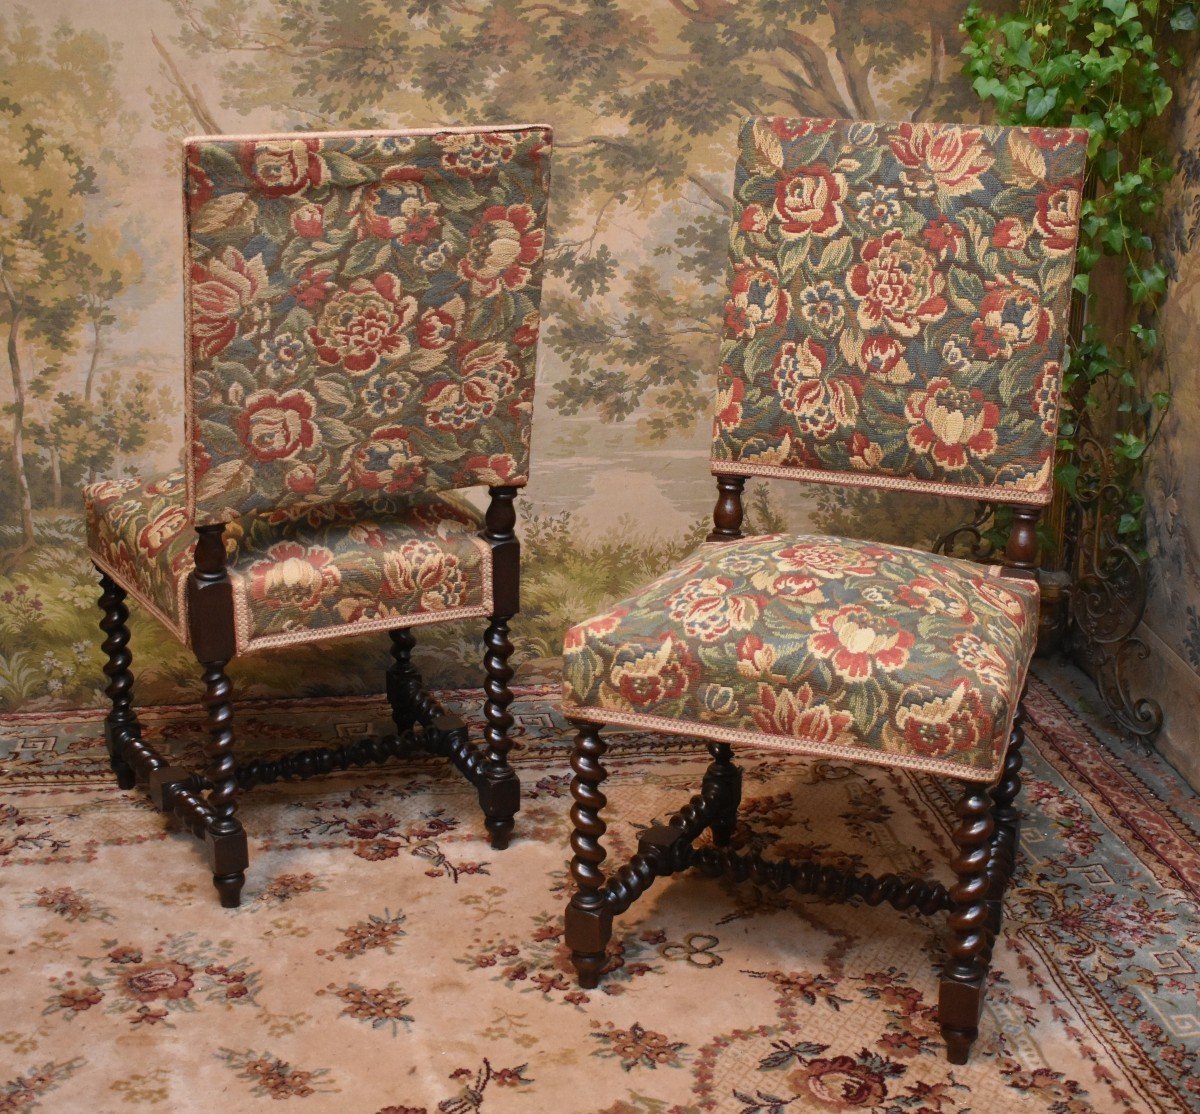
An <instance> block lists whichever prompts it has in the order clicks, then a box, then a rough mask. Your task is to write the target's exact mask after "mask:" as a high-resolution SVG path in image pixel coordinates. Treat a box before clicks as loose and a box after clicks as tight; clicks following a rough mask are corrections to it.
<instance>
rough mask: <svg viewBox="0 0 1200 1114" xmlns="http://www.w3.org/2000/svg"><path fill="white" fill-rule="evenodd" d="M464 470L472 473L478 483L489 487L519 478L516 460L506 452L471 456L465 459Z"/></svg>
mask: <svg viewBox="0 0 1200 1114" xmlns="http://www.w3.org/2000/svg"><path fill="white" fill-rule="evenodd" d="M466 470H467V471H468V472H470V473H471V474H472V475H474V476H475V477H476V478H477V479H478V480H479V482H480V483H485V484H488V485H489V486H490V487H502V486H505V485H507V484H511V483H513V482H514V481H515V480H518V479H521V478H523V477H522V474H521V473H520V472H518V471H517V462H516V461H515V460H513V458H512V457H511V456H509V454H508V453H496V454H494V455H493V456H483V455H480V456H473V457H471V458H470V459H468V461H467V468H466Z"/></svg>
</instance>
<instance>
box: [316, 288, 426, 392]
mask: <svg viewBox="0 0 1200 1114" xmlns="http://www.w3.org/2000/svg"><path fill="white" fill-rule="evenodd" d="M416 316H417V300H416V299H415V298H414V297H412V296H411V295H409V294H405V293H404V292H403V290H402V289H401V288H400V283H399V282H398V281H397V279H396V276H395V275H393V274H382V275H377V276H376V277H375V280H374V282H371V281H368V280H367V279H365V278H360V279H355V280H354V281H353V282H352V283H351V284H350V287H349V289H348V290H341V291H339V292H338V293H337V294H335V295H334V296H333V297H332V298H330V299H329V301H328V302H326V303H325V307H324V308H323V309H322V311H321V317H320V320H319V321H318V322H317V323H316V324H315V325H313V326H312V327H311V328H310V329H309V330H308V339H309V340H311V341H312V342H313V345H314V346H315V347H316V350H317V357H318V359H320V361H321V362H322V363H324V364H330V365H337V364H340V365H341V366H342V367H344V368H345V369H346V371H348V372H350V374H352V375H362V374H364V373H365V372H368V371H374V370H375V368H377V367H378V366H379V364H380V363H381V362H382V361H384V360H395V359H398V358H399V357H401V356H404V355H407V353H408V352H409V350H410V348H411V345H410V343H409V338H408V332H407V330H408V327H409V326H410V325H411V324H412V323H413V321H414V320H415V319H416Z"/></svg>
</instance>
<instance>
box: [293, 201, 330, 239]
mask: <svg viewBox="0 0 1200 1114" xmlns="http://www.w3.org/2000/svg"><path fill="white" fill-rule="evenodd" d="M292 231H293V232H295V233H296V235H297V236H303V237H304V239H306V240H318V239H320V238H321V237H322V236H324V235H325V210H324V208H323V207H322V206H320V205H316V204H313V203H311V202H310V203H309V204H307V205H301V206H300V207H299V208H298V209H293V210H292Z"/></svg>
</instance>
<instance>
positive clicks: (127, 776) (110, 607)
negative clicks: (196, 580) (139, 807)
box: [100, 572, 138, 789]
mask: <svg viewBox="0 0 1200 1114" xmlns="http://www.w3.org/2000/svg"><path fill="white" fill-rule="evenodd" d="M125 599H126V593H125V589H124V588H122V587H121V586H120V585H119V584H118V583H117V582H116V581H115V580H113V579H112V578H111V577H110V576H108V574H107V573H104V572H101V573H100V610H101V612H102V613H103V614H102V616H101V619H100V629H101V630H102V631H103V632H104V635H105V638H104V642H103V643H102V645H101V649H102V650H103V651H104V656H105V658H106V660H105V663H104V675H105V676H106V677H107V678H108V685H107V686H106V687H105V689H104V694H105V695H106V696H107V697H108V699H109V701H110V702H111V704H112V708H111V710H110V711H109V713H108V715H107V716H105V717H104V742H105V745H106V747H107V749H108V762H109V765H110V766H111V767H112V772H113V773H114V774H115V775H116V779H117V785H119V786H120V787H121V788H122V789H132V788H133V787H134V785H135V784H136V782H137V778H136V776H135V775H134V772H133V767H132V766H131V765H130V764H129V761H128V759H127V758H126V755H125V743H126V740H127V739H128V738H129V737H130V735H135V734H137V731H138V722H137V715H136V714H135V713H134V711H133V673H132V672H131V671H130V668H129V667H130V665H132V664H133V654H132V653H131V652H130V650H129V627H128V626H127V625H126V624H127V623H128V622H129V608H127V607H126V606H125Z"/></svg>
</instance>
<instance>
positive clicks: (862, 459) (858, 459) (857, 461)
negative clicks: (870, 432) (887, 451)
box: [849, 430, 883, 472]
mask: <svg viewBox="0 0 1200 1114" xmlns="http://www.w3.org/2000/svg"><path fill="white" fill-rule="evenodd" d="M849 452H850V465H851V467H853V468H857V469H858V470H859V471H860V472H873V471H875V469H876V468H878V467H879V465H880V464H882V463H883V446H882V445H878V444H876V443H875V442H874V441H872V440H871V439H870V438H869V437H868V436H867V435H866V434H865V433H861V432H859V431H858V430H855V431H854V433H852V434H851V435H850V445H849Z"/></svg>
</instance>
